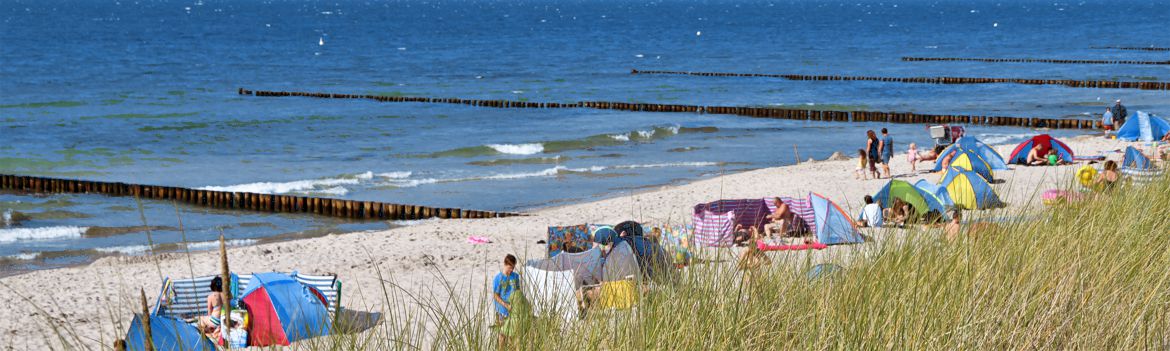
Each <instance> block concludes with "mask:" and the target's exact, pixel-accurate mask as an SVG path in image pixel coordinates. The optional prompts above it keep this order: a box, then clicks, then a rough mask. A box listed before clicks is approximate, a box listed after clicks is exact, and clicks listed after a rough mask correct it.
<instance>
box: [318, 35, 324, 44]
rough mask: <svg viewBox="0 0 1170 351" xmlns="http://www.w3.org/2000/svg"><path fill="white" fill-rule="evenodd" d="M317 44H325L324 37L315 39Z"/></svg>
mask: <svg viewBox="0 0 1170 351" xmlns="http://www.w3.org/2000/svg"><path fill="white" fill-rule="evenodd" d="M317 45H320V46H325V38H324V37H322V38H319V39H317Z"/></svg>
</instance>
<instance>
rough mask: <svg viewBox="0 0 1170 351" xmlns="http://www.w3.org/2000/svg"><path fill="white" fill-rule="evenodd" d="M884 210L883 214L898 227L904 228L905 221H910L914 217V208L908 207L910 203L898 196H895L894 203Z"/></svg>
mask: <svg viewBox="0 0 1170 351" xmlns="http://www.w3.org/2000/svg"><path fill="white" fill-rule="evenodd" d="M884 212H885V213H883V215H884V216H885V217H886V218H889V219H890V222H891V224H893V225H895V226H897V227H898V228H904V227H905V226H906V222H910V221H912V220H913V217H914V209H913V208H912V207H910V204H908V203H906V202H905V201H902V199H898V198H895V199H894V203H893V204H891V205H890V208H887V209H885V210H884Z"/></svg>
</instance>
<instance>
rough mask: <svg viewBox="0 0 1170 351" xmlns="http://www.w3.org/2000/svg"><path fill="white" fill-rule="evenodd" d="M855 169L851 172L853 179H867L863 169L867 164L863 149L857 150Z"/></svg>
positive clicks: (867, 160) (867, 176) (867, 159)
mask: <svg viewBox="0 0 1170 351" xmlns="http://www.w3.org/2000/svg"><path fill="white" fill-rule="evenodd" d="M857 156H859V157H860V158H859V159H858V160H857V169H854V170H853V179H861V180H864V179H869V175H868V174H866V173H865V167H866V165H868V164H869V158H868V157H866V156H865V149H857Z"/></svg>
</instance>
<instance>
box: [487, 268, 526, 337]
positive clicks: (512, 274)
mask: <svg viewBox="0 0 1170 351" xmlns="http://www.w3.org/2000/svg"><path fill="white" fill-rule="evenodd" d="M519 289H520V275H519V274H517V273H516V256H512V255H511V254H508V255H507V256H504V266H503V268H502V269H501V270H500V273H497V274H496V277H495V279H492V299H493V300H494V301H493V302H495V305H496V325H500V326H501V328H502V327H503V324H504V321H505V320H506V319H507V318H508V314H509V312H510V311H511V310H512V301H511V300H510V299H511V298H512V293H514V292H516V290H519ZM509 332H512V331H504V330H501V332H500V340H499V348H500V349H503V348H504V345H505V344H507V342H508V336H507V335H506V334H508V333H509Z"/></svg>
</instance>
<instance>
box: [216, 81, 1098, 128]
mask: <svg viewBox="0 0 1170 351" xmlns="http://www.w3.org/2000/svg"><path fill="white" fill-rule="evenodd" d="M238 93H239V94H240V95H249V96H261V97H265V96H267V97H294V96H296V97H312V98H323V99H369V100H374V101H380V102H418V103H439V104H462V105H469V106H482V107H491V108H593V109H602V110H624V111H638V112H689V113H708V114H728V115H739V116H745V117H753V118H775V119H790V120H809V121H831V122H886V123H931V124H975V125H992V126H1014V127H1029V128H1052V129H1097V128H1100V124H1101V121H1100V120H1099V119H1068V118H1040V117H1006V116H976V115H939V114H921V113H912V112H881V111H825V110H806V109H783V108H773V107H748V106H699V105H672V104H651V103H632V102H609V101H579V102H572V103H560V102H532V101H513V100H483V99H462V98H439V97H423V96H381V95H360V94H336V93H314V92H295V91H265V90H248V89H244V88H240V89H239V91H238Z"/></svg>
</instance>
